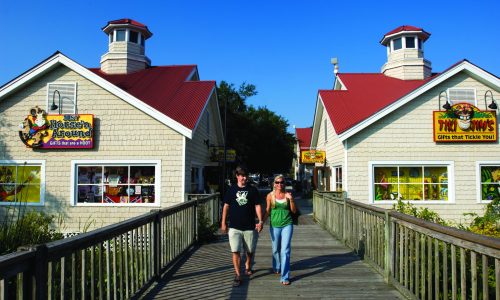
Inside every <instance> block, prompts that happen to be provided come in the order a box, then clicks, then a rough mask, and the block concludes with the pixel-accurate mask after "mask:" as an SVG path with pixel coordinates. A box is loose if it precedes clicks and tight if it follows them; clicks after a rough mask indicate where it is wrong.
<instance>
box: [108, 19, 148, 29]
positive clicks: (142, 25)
mask: <svg viewBox="0 0 500 300" xmlns="http://www.w3.org/2000/svg"><path fill="white" fill-rule="evenodd" d="M108 24H132V25H135V26H137V27H143V28H146V25H144V24H142V23H139V22H137V21H134V20H132V19H118V20H114V21H109V22H108Z"/></svg>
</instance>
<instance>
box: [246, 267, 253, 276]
mask: <svg viewBox="0 0 500 300" xmlns="http://www.w3.org/2000/svg"><path fill="white" fill-rule="evenodd" d="M245 274H246V275H248V276H250V275H253V270H252V269H245Z"/></svg>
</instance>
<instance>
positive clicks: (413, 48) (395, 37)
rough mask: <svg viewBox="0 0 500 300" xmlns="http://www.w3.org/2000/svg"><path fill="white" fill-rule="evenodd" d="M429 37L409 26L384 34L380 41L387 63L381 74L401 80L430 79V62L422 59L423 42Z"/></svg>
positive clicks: (428, 34) (416, 28)
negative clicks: (384, 47) (385, 48)
mask: <svg viewBox="0 0 500 300" xmlns="http://www.w3.org/2000/svg"><path fill="white" fill-rule="evenodd" d="M430 35H431V34H430V33H428V32H426V31H425V30H423V29H422V28H418V27H414V26H410V25H403V26H400V27H398V28H396V29H394V30H392V31H390V32H388V33H387V34H385V35H384V38H383V39H382V40H381V41H380V43H381V44H382V45H384V46H386V47H387V62H386V63H385V64H384V65H383V66H382V73H383V74H384V75H386V76H390V77H395V78H399V79H403V80H415V79H425V78H428V77H430V76H431V73H432V67H431V62H430V61H428V60H426V59H425V58H424V42H425V41H426V40H427V39H428V38H429V36H430Z"/></svg>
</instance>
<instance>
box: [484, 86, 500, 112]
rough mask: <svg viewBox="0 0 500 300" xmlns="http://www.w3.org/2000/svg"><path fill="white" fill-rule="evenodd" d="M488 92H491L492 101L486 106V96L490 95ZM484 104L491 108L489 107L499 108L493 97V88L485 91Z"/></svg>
mask: <svg viewBox="0 0 500 300" xmlns="http://www.w3.org/2000/svg"><path fill="white" fill-rule="evenodd" d="M488 92H489V93H490V97H491V103H490V105H488V106H486V104H487V101H486V98H487V97H488ZM484 106H485V107H487V108H489V109H493V110H496V109H497V108H498V106H497V103H496V101H495V99H493V92H492V91H491V90H487V91H486V92H485V93H484Z"/></svg>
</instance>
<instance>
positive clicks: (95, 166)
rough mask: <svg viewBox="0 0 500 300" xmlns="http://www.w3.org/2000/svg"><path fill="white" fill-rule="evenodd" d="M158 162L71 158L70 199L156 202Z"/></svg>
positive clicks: (113, 202) (109, 202) (103, 202)
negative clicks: (80, 160)
mask: <svg viewBox="0 0 500 300" xmlns="http://www.w3.org/2000/svg"><path fill="white" fill-rule="evenodd" d="M159 174H160V163H159V162H137V163H133V164H127V163H115V162H113V163H106V162H104V163H102V164H101V163H89V162H74V176H75V180H74V182H75V183H76V185H75V186H76V188H74V189H73V191H74V200H73V203H75V204H76V205H81V204H84V203H86V204H97V203H99V204H103V205H109V204H116V205H126V204H129V205H140V204H148V203H149V204H154V203H156V204H158V203H157V202H158V201H159V200H158V199H159V192H158V184H159V182H160V178H159V176H160V175H159Z"/></svg>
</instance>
